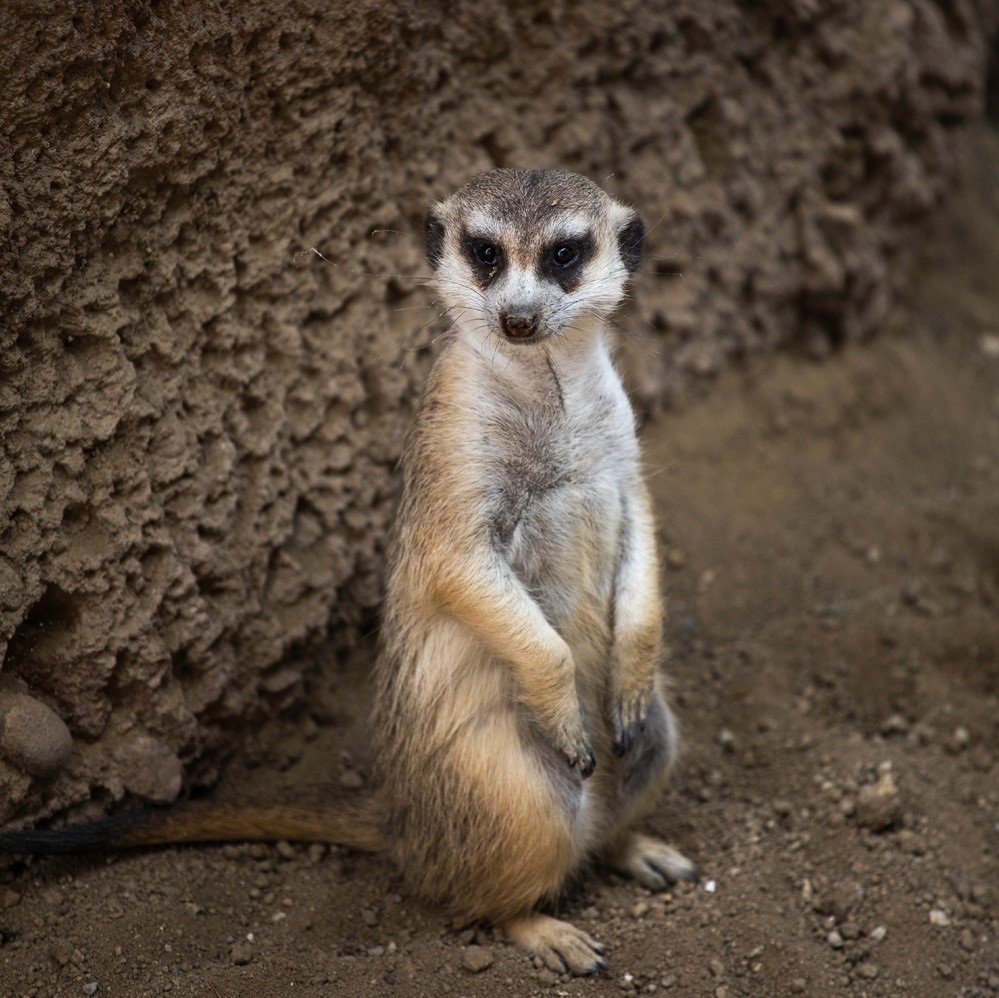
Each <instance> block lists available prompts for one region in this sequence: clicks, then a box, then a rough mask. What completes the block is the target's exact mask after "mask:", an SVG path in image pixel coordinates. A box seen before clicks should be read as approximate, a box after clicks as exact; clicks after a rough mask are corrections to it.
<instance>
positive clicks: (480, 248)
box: [471, 239, 501, 267]
mask: <svg viewBox="0 0 999 998" xmlns="http://www.w3.org/2000/svg"><path fill="white" fill-rule="evenodd" d="M471 251H472V257H473V258H474V259H475V262H476V263H478V264H481V266H483V267H495V266H496V265H497V264H498V263H499V262H500V255H501V254H500V248H499V247H498V246H497V245H496V244H495V243H489V242H486V241H485V240H484V239H477V240H476V241H475V242H474V243H472V245H471Z"/></svg>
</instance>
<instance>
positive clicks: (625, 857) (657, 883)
mask: <svg viewBox="0 0 999 998" xmlns="http://www.w3.org/2000/svg"><path fill="white" fill-rule="evenodd" d="M613 865H614V869H616V870H617V871H618V873H622V874H624V875H625V876H627V877H631V878H632V879H633V880H637V881H638V882H639V883H640V884H641V885H642V886H643V887H648V888H649V890H651V891H661V890H665V889H666V888H667V887H669V885H670V884H673V883H676V882H677V881H678V880H689V881H691V882H692V883H695V884H696V883H697V881H698V879H699V878H698V876H697V870H696V869H695V868H694V864H693V863H691V862H690V860H689V859H687V857H686V856H684V855H683V854H682V853H679V852H677V851H676V849H674V848H673V847H672V846H668V845H666V843H665V842H660V841H659V839H654V838H652V837H651V836H649V835H632V837H631V840H630V841H629V843H628V845H627V847H626V848H625V849H624V850H622V852H621V853H620V855H619V856H618V857H617V859H616V860H615V862H614V864H613Z"/></svg>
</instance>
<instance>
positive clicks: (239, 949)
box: [229, 943, 253, 967]
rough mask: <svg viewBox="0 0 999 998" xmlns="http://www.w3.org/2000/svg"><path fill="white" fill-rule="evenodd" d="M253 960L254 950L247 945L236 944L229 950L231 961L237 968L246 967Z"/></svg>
mask: <svg viewBox="0 0 999 998" xmlns="http://www.w3.org/2000/svg"><path fill="white" fill-rule="evenodd" d="M252 959H253V950H252V949H251V948H250V947H249V946H247V944H246V943H235V944H234V945H233V947H232V949H230V950H229V960H230V962H232V963H233V964H234V965H235V966H237V967H245V966H246V965H247V964H248V963H249V962H250V961H251V960H252Z"/></svg>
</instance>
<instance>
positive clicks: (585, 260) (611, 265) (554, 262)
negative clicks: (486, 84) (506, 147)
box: [426, 170, 645, 344]
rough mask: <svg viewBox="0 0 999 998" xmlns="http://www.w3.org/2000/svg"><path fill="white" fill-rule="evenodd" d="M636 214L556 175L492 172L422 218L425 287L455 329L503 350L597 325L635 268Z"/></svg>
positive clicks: (583, 182)
mask: <svg viewBox="0 0 999 998" xmlns="http://www.w3.org/2000/svg"><path fill="white" fill-rule="evenodd" d="M644 236H645V226H644V224H643V222H642V219H641V218H640V217H639V215H638V213H637V212H636V211H635V210H634V209H633V208H629V207H628V206H626V205H624V204H621V203H620V202H618V201H615V200H614V199H613V198H611V197H609V196H608V195H607V194H605V193H604V192H603V191H602V190H601V189H600V188H599V187H597V185H596V184H594V183H592V182H591V181H589V180H587V179H586V178H585V177H581V176H579V175H578V174H575V173H567V172H565V171H563V170H492V171H490V172H489V173H481V174H479V175H478V176H476V177H473V178H472V179H471V180H470V181H469V182H468V183H467V184H465V186H464V187H462V188H461V189H460V190H458V191H457V192H455V193H454V194H452V195H451V196H450V197H448V198H446V199H445V200H443V201H441V202H439V203H438V204H435V205H434V206H433V207H432V208H431V209H430V211H429V212H428V214H427V221H426V240H427V259H428V260H429V261H430V266H431V267H432V268H433V269H434V284H435V286H436V288H437V291H438V292H439V294H440V296H441V298H442V300H443V302H444V304H445V306H446V307H447V309H448V311H449V313H450V314H451V316H452V317H453V318H454V319H455V321H456V323H457V325H458V327H459V328H461V329H464V330H467V331H468V332H470V333H472V335H477V334H478V333H480V332H481V333H482V334H483V335H488V336H493V335H497V336H499V337H500V338H501V339H502V340H505V341H507V342H510V343H519V344H524V343H536V342H539V341H541V340H543V339H546V338H547V337H549V336H553V335H556V334H558V333H561V332H564V331H568V330H570V329H583V328H586V327H587V326H588V325H590V324H592V323H593V322H595V321H596V322H602V321H603V320H604V319H605V318H606V317H607V316H608V315H609V314H610V313H611V312H612V311H613V310H614V309H615V308H616V307H617V305H618V304H619V303H620V301H621V297H622V295H623V293H624V285H625V282H626V281H627V279H628V275H629V274H631V273H633V272H634V271H635V270H636V269H637V267H638V263H639V259H640V257H641V251H642V240H643V238H644Z"/></svg>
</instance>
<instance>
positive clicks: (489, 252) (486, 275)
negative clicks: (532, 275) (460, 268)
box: [461, 235, 506, 288]
mask: <svg viewBox="0 0 999 998" xmlns="http://www.w3.org/2000/svg"><path fill="white" fill-rule="evenodd" d="M461 246H462V249H463V250H464V252H465V257H466V258H467V259H468V262H469V264H470V265H471V267H472V273H473V274H474V275H475V280H476V283H477V284H478V285H479V287H481V288H485V287H488V285H489V284H491V283H492V282H493V281H494V280H495V279H496V276H497V275H498V274H499V273H500V271H502V270H503V266H504V264H505V262H506V260H505V258H504V255H503V247H502V246H500V244H499V243H497V242H494V241H493V240H492V239H482V238H479V237H478V236H470V235H465V236H463V237H462V240H461Z"/></svg>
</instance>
